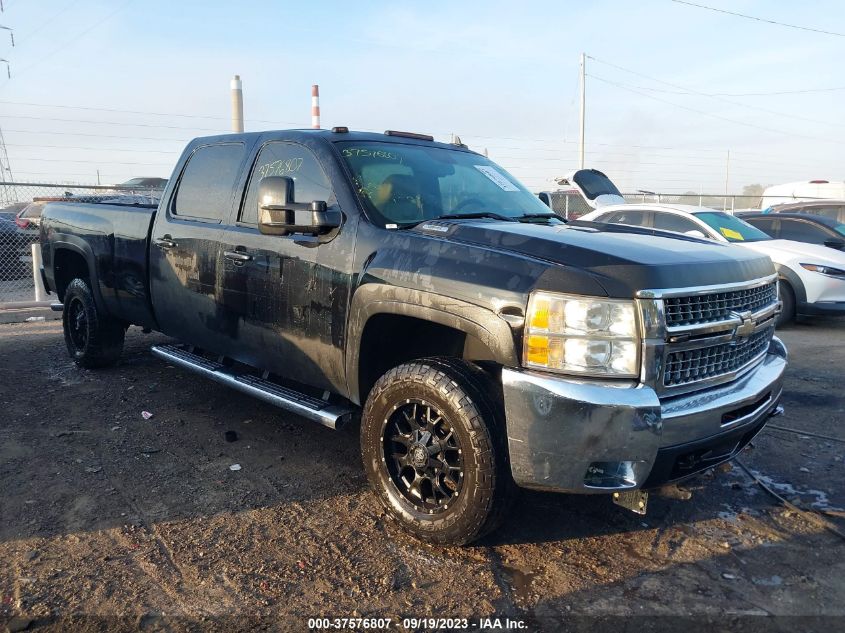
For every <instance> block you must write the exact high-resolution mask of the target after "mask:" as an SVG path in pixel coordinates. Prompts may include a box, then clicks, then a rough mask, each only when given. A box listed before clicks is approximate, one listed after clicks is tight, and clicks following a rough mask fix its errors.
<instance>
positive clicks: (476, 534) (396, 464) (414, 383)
mask: <svg viewBox="0 0 845 633" xmlns="http://www.w3.org/2000/svg"><path fill="white" fill-rule="evenodd" d="M495 393H496V385H495V384H494V383H493V382H492V381H491V380H490V379H489V377H488V376H487V375H486V374H485V373H484V372H483V371H481V370H480V369H479V368H478V367H476V366H474V365H471V364H469V363H466V362H464V361H460V360H457V359H446V358H430V359H423V360H419V361H414V362H411V363H407V364H405V365H400V366H399V367H396V368H394V369H391V370H390V371H388V372H387V373H386V374H385V375H384V376H382V377H381V378H380V379H379V380H378V382H376V384H375V386H374V387H373V389H372V391H371V392H370V395H369V397H368V398H367V402H366V404H365V406H364V413H363V418H362V422H361V452H362V456H363V460H364V470H365V471H366V473H367V477H368V479H369V481H370V483H371V484H372V486H373V487H374V488H375V491H376V494H377V496H378V498H379V501H381V503H382V504H383V505H384V507H385V508H386V509H387V511H388V512H389V513H390V515H391V516H392V517H393V518H394V519H396V520H397V521H398V522H399V523H400V524H401V525H402V526H403V527H404V528H405V529H406V530H407V531H409V532H411V533H412V534H414V535H415V536H416V537H418V538H420V539H422V540H425V541H429V542H432V543H438V544H451V545H463V544H466V543H469V542H471V541H474V540H476V539H478V538H481V537H482V536H484V535H485V534H487V533H489V532H491V531H492V530H494V529H495V528H496V527H498V525H499V523H500V522H501V520H502V518H503V517H504V514H505V512H506V509H507V507H508V506H509V503H510V501H511V499H512V498H513V492H514V487H515V486H514V483H513V480H512V479H511V476H510V471H509V464H508V459H507V440H506V434H505V430H504V423H503V417H504V416H503V414H502V411H501V405H500V404H498V402H499V401H498V399H497V398H496V396H495Z"/></svg>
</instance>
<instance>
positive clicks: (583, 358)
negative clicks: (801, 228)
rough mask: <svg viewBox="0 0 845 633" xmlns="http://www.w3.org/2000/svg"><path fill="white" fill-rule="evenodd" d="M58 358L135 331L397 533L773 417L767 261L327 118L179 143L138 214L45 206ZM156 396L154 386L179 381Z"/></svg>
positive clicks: (562, 486)
mask: <svg viewBox="0 0 845 633" xmlns="http://www.w3.org/2000/svg"><path fill="white" fill-rule="evenodd" d="M41 231H42V233H41V241H42V249H43V261H44V269H43V276H44V278H45V284H46V285H47V287H48V289H49V290H51V291H52V292H55V293H57V294H58V297H59V299H60V300H61V301H62V304H63V308H62V309H63V313H64V314H63V323H64V332H65V339H66V342H67V347H68V350H69V352H70V354H71V356H72V357H73V358H74V359H75V361H76V362H77V363H78V364H79V365H80V366H82V367H86V368H95V367H103V366H107V365H111V364H113V363H115V362H116V361H117V360H118V357H119V355H120V353H121V347H122V344H123V339H124V334H125V331H126V328H127V327H129V326H130V325H136V326H140V327H142V328H145V329H149V330H157V331H161V332H164V333H165V334H167V335H170V336H171V337H174V338H175V339H178V340H179V341H181V343H180V344H174V345H162V346H156V347H154V348H153V353H154V354H156V355H158V356H160V357H161V358H163V359H165V360H166V361H167V362H169V363H172V364H175V365H178V366H180V367H184V368H186V369H189V370H192V371H194V372H196V373H198V374H200V375H201V376H204V377H206V378H209V379H212V380H215V381H219V382H221V383H223V384H226V385H229V386H231V387H233V388H235V389H238V390H240V391H243V392H246V393H248V394H251V395H253V396H256V397H258V398H260V399H262V400H265V401H267V402H270V403H273V404H275V405H277V406H279V407H282V408H284V409H287V410H289V411H293V412H295V413H298V414H300V415H302V416H304V417H306V418H309V419H311V420H314V421H316V422H319V423H322V424H324V425H326V426H328V427H332V428H335V427H340V426H342V425H343V424H345V423H347V422H349V421H351V420H356V419H357V418H359V416H360V434H361V452H362V456H363V462H364V468H365V470H366V473H367V475H368V477H369V479H370V481H371V483H372V485H373V487H374V489H375V491H376V494H377V496H378V498H379V499H380V501H381V502H382V503H383V504H384V505H385V507H386V508H387V509H388V510H389V512H390V514H391V515H392V516H393V517H394V518H395V519H396V520H397V521H398V522H399V523H400V524H402V525H403V526H404V527H405V528H406V529H408V530H409V531H411V532H413V533H414V534H416V535H417V536H418V537H420V538H423V539H426V540H430V541H434V542H439V543H466V542H469V541H471V540H473V539H476V538H478V537H480V536H481V535H483V534H485V533H487V532H489V531H490V530H492V529H493V528H494V527H495V526H496V524H497V523H498V521H500V520H501V518H502V517H503V515H504V514H505V513H506V509H507V507H508V501H509V499H510V498H512V496H513V493H514V491H515V489H516V487H525V488H534V489H540V490H550V491H559V492H568V493H606V494H610V495H612V496H613V498H614V500H615V501H616V502H617V503H619V504H620V505H623V506H625V507H628V508H630V509H633V510H636V511H640V512H644V511H645V507H646V494H647V493H645V492H643V491H644V490H648V489H649V488H653V487H655V486H659V485H661V484H664V483H665V482H668V481H674V480H678V479H682V478H684V477H687V476H689V475H692V474H694V473H697V472H700V471H702V470H704V469H706V468H709V467H711V466H713V465H715V464H718V463H720V462H722V461H725V460H727V459H730V458H731V457H732V456H733V455H735V454H736V453H737V451H739V450H741V449H742V448H743V447H744V446H745V445H746V444H747V443H748V442H749V441H750V440H751V438H752V437H754V435H755V434H756V433H758V432H759V431H760V430H761V429H762V428H763V426H764V424H765V423H766V421H767V419H768V418H769V417H770V416H772V415H775V414H777V413H778V412H780V411H781V409H780V407H779V406H778V401H779V398H780V396H781V388H782V387H781V385H782V376H783V372H784V369H785V367H786V356H787V354H786V350H785V348H784V346H783V344H782V343H781V342H780V341H779V340H778V339H777V338H776V337H774V317H775V314H776V313H777V311H778V309H779V305H780V304H779V301H778V297H777V284H776V278H775V272H774V268H773V266H772V263H771V261H769V259H768V258H766V257H762V256H760V255H757V254H755V253H753V252H751V251H745V250H743V249H736V248H731V247H730V246H728V245H719V244H714V243H712V242H706V241H703V240H699V239H697V238H694V237H687V236H678V235H676V234H671V235H667V234H660V233H659V232H654V231H648V230H644V229H637V228H630V227H628V228H626V227H623V226H611V225H607V226H603V225H597V226H594V227H589V226H587V227H583V226H582V227H570V226H567V225H566V224H565V223H564V222H562V221H561V220H560V219H559V218H557V217H555V216H554V215H553V214H551V213H550V212H549V210H548V208H547V207H545V206H544V205H543V204H542V203H541V202H540V201H539V200H538V199H537V198H536V197H535V196H533V195H532V194H531V193H530V192H529V191H528V190H526V189H525V187H523V186H522V185H521V184H520V183H519V182H517V181H516V180H515V179H514V178H513V177H512V176H511V175H509V174H508V173H507V172H505V171H504V170H503V169H501V168H500V167H498V166H497V165H495V164H494V163H492V162H491V161H489V160H487V159H486V158H485V157H484V156H481V155H479V154H477V153H475V152H472V151H470V150H469V149H467V148H466V147H464V146H463V145H453V144H444V143H436V142H433V140H432V139H431V138H430V137H426V136H423V135H418V134H410V133H399V132H386V133H385V134H368V133H355V132H349V131H348V130H347V129H346V128H334V129H332V130H331V131H328V130H314V131H306V130H301V131H280V132H263V133H252V134H238V135H224V136H217V137H209V138H200V139H196V140H194V141H193V142H191V143H190V144H189V145H188V147H187V148H186V149H185V151H184V153H183V154H182V156H181V158H180V160H179V162H178V164H177V165H176V168H175V171H174V172H173V176H172V178H171V179H170V180H169V181H168V183H167V186H166V188H165V191H164V194H163V197H162V200H161V203H160V205H159V206H158V208H157V209H156V208H139V207H137V206H133V207H129V206H121V205H110V204H91V205H88V204H80V203H76V204H64V203H55V204H50V205H48V207H47V209H46V210H45V211H44V214H43V222H42V225H41ZM174 388H175V387H174Z"/></svg>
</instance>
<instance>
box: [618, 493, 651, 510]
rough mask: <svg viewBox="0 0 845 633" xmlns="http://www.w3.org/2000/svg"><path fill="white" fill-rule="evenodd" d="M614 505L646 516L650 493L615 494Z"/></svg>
mask: <svg viewBox="0 0 845 633" xmlns="http://www.w3.org/2000/svg"><path fill="white" fill-rule="evenodd" d="M613 503H615V504H616V505H618V506H621V507H623V508H625V509H626V510H630V511H631V512H636V513H637V514H645V513H646V510H647V508H648V493H647V492H645V491H643V490H626V491H624V492H614V493H613Z"/></svg>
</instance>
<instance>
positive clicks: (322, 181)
mask: <svg viewBox="0 0 845 633" xmlns="http://www.w3.org/2000/svg"><path fill="white" fill-rule="evenodd" d="M268 176H287V177H288V178H291V179H292V180H293V199H294V201H295V202H305V203H308V202H314V201H315V200H322V201H323V202H326V203H327V204H329V205H331V204H332V203H333V202H334V196H333V195H332V186H331V183H330V182H329V179H328V177H327V176H326V174H325V172H324V171H323V168H322V167H321V166H320V163H319V161H318V160H317V157H316V156H314V154H312V153H311V150H309V149H308V148H306V147H304V146H302V145H299V144H297V143H287V142H284V141H279V142H271V143H267V145H265V146H264V147H262V148H261V151H260V152H259V153H258V158H257V159H256V161H255V167H254V168H253V170H252V176H251V177H250V180H249V188H248V189H247V193H246V198H245V199H244V204H243V207H241V214H240V218H239V220H240V221H241V222H243V223H244V224H258V186H259V185H260V184H261V179H262V178H266V177H268Z"/></svg>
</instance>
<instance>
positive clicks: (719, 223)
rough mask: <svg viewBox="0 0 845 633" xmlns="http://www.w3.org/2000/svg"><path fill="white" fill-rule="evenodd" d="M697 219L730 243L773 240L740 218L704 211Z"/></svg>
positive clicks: (696, 215) (697, 215)
mask: <svg viewBox="0 0 845 633" xmlns="http://www.w3.org/2000/svg"><path fill="white" fill-rule="evenodd" d="M695 217H697V218H698V219H699V220H702V221H703V222H704V223H705V224H707V226H709V227H711V228H712V229H713V230H715V231H717V232H718V233H719V235H721V236H722V237H724V238H725V239H726V240H728V241H729V242H762V241H765V240H770V239H772V238H771V237H769V236H768V235H766V234H765V233H763V231H761V230H760V229H757V228H754V227H753V226H751V225H750V224H749V223H748V222H745V221H744V220H740V219H739V218H738V217H736V216H733V215H729V214H727V213H722V212H720V211H702V212H701V213H696V214H695Z"/></svg>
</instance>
